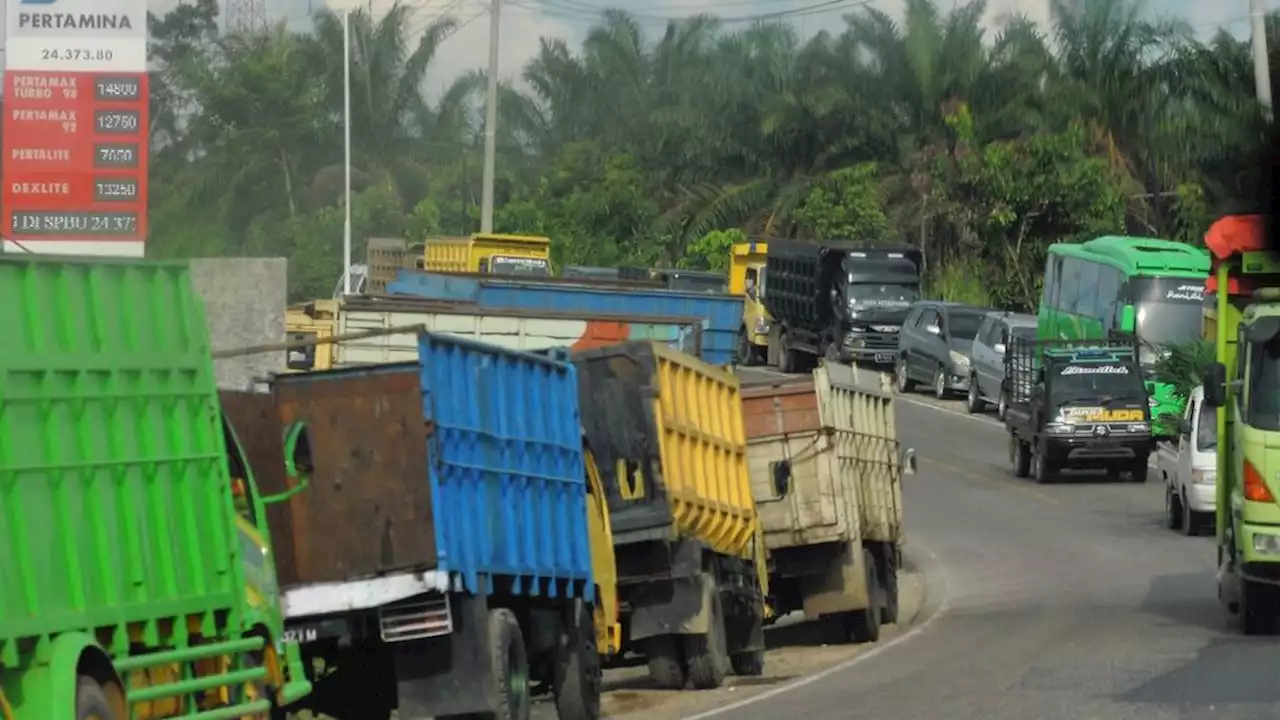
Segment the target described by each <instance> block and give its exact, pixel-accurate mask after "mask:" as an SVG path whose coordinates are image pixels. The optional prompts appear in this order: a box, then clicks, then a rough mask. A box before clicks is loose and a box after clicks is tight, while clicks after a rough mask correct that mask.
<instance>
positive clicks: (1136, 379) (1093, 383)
mask: <svg viewBox="0 0 1280 720" xmlns="http://www.w3.org/2000/svg"><path fill="white" fill-rule="evenodd" d="M1052 392H1053V399H1054V401H1055V402H1069V401H1072V400H1083V401H1087V402H1108V401H1111V400H1138V401H1142V402H1146V399H1147V398H1146V394H1147V393H1146V390H1145V389H1144V388H1143V386H1142V374H1141V373H1140V372H1138V369H1137V368H1135V367H1130V366H1129V365H1125V364H1116V363H1108V364H1102V363H1097V364H1093V363H1091V364H1087V365H1086V364H1077V363H1069V364H1064V365H1060V366H1058V367H1057V368H1055V371H1054V378H1053V391H1052Z"/></svg>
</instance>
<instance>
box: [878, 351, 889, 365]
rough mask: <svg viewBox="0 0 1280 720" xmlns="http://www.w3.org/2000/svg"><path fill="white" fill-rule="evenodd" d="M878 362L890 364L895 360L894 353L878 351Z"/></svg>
mask: <svg viewBox="0 0 1280 720" xmlns="http://www.w3.org/2000/svg"><path fill="white" fill-rule="evenodd" d="M876 362H878V363H884V364H885V365H888V364H889V363H891V362H893V353H876Z"/></svg>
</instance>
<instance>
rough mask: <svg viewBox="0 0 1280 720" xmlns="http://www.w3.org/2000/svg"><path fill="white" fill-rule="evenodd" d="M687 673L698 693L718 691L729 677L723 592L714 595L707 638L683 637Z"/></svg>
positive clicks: (682, 643)
mask: <svg viewBox="0 0 1280 720" xmlns="http://www.w3.org/2000/svg"><path fill="white" fill-rule="evenodd" d="M680 643H681V645H682V646H683V648H682V649H683V650H684V659H685V666H686V667H685V671H686V672H687V673H688V675H689V684H691V685H693V689H694V690H714V689H715V688H718V687H720V686H721V685H723V684H724V678H725V676H726V675H728V674H729V643H728V637H727V636H726V634H725V627H724V609H723V608H722V607H721V604H720V593H719V592H714V593H712V594H711V617H710V619H709V620H708V621H707V632H706V634H705V635H681V636H680Z"/></svg>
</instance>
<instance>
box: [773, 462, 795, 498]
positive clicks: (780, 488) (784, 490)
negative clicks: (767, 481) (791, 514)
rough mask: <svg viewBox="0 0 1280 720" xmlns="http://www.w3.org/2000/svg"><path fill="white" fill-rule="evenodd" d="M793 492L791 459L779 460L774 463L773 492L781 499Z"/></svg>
mask: <svg viewBox="0 0 1280 720" xmlns="http://www.w3.org/2000/svg"><path fill="white" fill-rule="evenodd" d="M790 493H791V461H790V460H779V461H778V462H776V463H774V464H773V494H774V495H776V496H777V497H778V499H779V500H781V499H782V498H784V497H786V496H787V495H789V494H790Z"/></svg>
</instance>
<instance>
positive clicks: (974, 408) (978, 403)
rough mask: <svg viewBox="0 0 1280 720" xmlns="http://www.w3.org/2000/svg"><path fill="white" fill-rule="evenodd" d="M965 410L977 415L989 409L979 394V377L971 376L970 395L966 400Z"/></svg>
mask: <svg viewBox="0 0 1280 720" xmlns="http://www.w3.org/2000/svg"><path fill="white" fill-rule="evenodd" d="M964 409H965V410H968V411H969V414H970V415H975V414H977V413H980V412H982V411H983V410H986V409H987V402H986V401H985V400H983V399H982V396H981V395H979V394H978V376H976V375H971V376H969V395H968V397H967V398H965V404H964Z"/></svg>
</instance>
